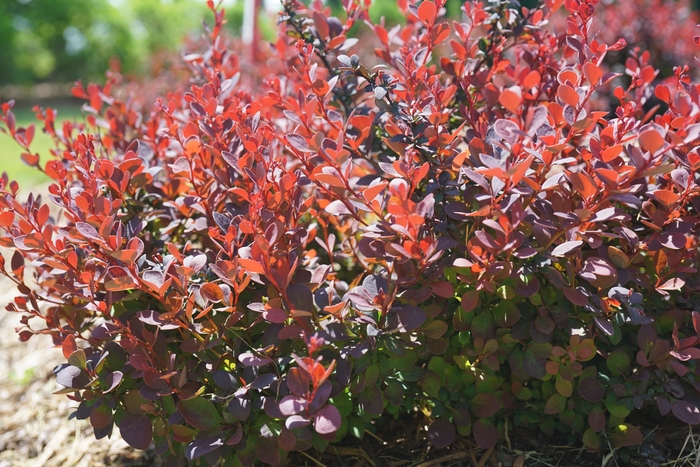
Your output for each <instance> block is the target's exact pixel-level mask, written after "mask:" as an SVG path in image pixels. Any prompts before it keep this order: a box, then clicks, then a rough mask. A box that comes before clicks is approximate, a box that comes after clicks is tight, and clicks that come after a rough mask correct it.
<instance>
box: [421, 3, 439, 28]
mask: <svg viewBox="0 0 700 467" xmlns="http://www.w3.org/2000/svg"><path fill="white" fill-rule="evenodd" d="M436 15H437V7H436V6H435V3H433V2H432V1H424V2H423V3H421V4H420V6H419V7H418V18H420V20H421V21H423V22H424V23H425V24H427V25H432V24H433V23H434V22H435V16H436Z"/></svg>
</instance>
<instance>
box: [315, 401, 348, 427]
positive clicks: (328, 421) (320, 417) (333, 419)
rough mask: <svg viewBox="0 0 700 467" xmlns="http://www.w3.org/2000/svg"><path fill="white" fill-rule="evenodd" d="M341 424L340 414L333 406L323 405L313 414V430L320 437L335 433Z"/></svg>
mask: <svg viewBox="0 0 700 467" xmlns="http://www.w3.org/2000/svg"><path fill="white" fill-rule="evenodd" d="M341 423H342V420H341V419H340V412H339V411H338V409H337V408H336V407H335V406H334V405H330V404H328V405H325V406H323V408H321V410H319V411H318V412H316V413H315V414H314V430H316V433H318V434H320V435H326V434H331V433H335V432H336V431H338V430H339V429H340V425H341Z"/></svg>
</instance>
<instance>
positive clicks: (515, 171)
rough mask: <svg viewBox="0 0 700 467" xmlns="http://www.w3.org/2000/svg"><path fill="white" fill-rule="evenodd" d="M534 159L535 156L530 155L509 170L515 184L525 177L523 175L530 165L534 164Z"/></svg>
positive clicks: (511, 179)
mask: <svg viewBox="0 0 700 467" xmlns="http://www.w3.org/2000/svg"><path fill="white" fill-rule="evenodd" d="M532 159H533V156H529V157H528V158H527V159H525V160H524V161H522V162H520V163H519V164H517V165H516V166H515V167H513V168H512V169H510V170H509V171H508V174H509V175H510V181H511V183H512V184H513V186H515V185H517V184H518V183H519V182H520V180H522V179H523V177H524V176H525V174H526V173H527V169H529V168H530V165H531V164H532Z"/></svg>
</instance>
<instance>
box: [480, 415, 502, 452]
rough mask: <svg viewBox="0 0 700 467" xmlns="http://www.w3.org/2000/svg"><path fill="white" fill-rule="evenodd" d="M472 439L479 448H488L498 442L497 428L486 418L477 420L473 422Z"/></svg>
mask: <svg viewBox="0 0 700 467" xmlns="http://www.w3.org/2000/svg"><path fill="white" fill-rule="evenodd" d="M474 439H475V440H476V444H478V445H479V447H480V448H481V449H489V448H492V447H494V446H495V445H496V443H497V442H498V430H497V429H496V427H495V426H493V423H491V422H490V421H488V420H477V421H476V423H474Z"/></svg>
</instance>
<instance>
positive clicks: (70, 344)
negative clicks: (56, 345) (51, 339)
mask: <svg viewBox="0 0 700 467" xmlns="http://www.w3.org/2000/svg"><path fill="white" fill-rule="evenodd" d="M61 349H62V351H63V356H64V357H66V358H68V357H70V356H71V355H72V354H73V352H75V351H76V350H78V344H76V342H75V336H73V334H68V335H67V336H66V338H65V339H63V344H61Z"/></svg>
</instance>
